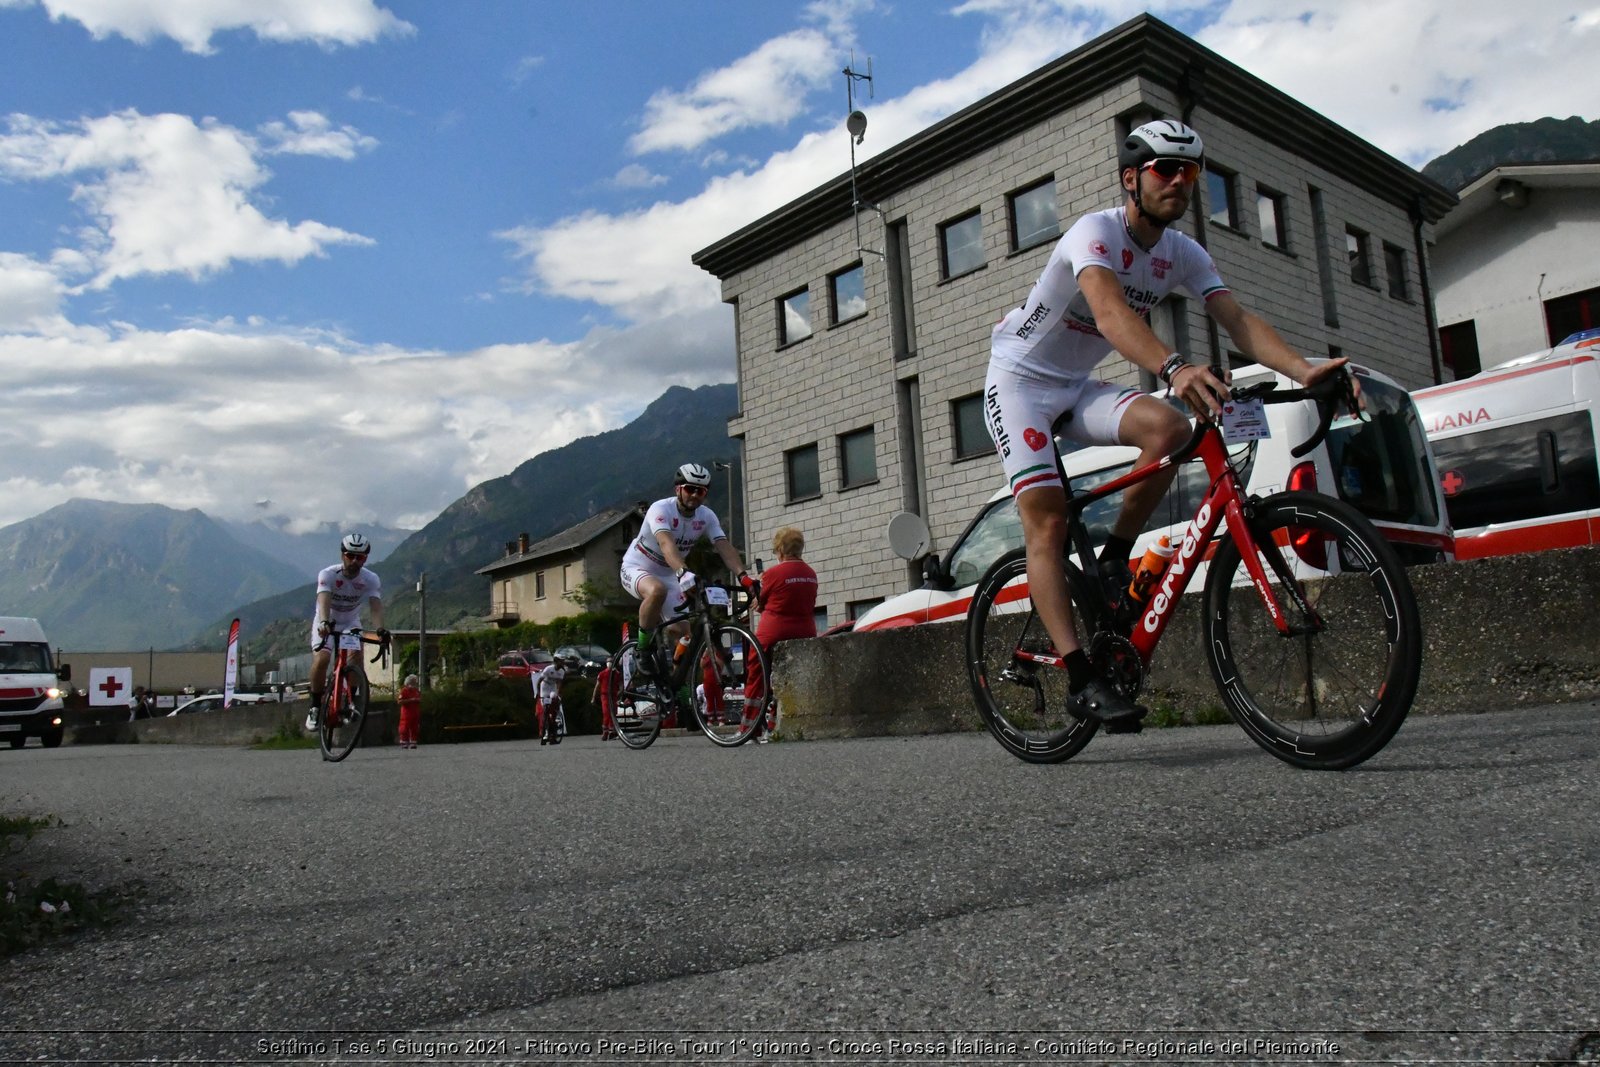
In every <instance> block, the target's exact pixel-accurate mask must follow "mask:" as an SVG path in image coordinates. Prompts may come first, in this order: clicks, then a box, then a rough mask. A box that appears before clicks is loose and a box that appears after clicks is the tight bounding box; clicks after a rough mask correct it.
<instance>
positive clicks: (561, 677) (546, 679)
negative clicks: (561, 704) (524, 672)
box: [533, 663, 567, 704]
mask: <svg viewBox="0 0 1600 1067" xmlns="http://www.w3.org/2000/svg"><path fill="white" fill-rule="evenodd" d="M566 677H567V669H566V668H565V667H561V666H557V665H556V664H554V663H552V664H550V666H548V667H546V668H545V669H544V670H542V671H540V672H539V673H538V674H536V675H534V676H533V695H534V697H535V698H536V699H538V700H542V701H544V702H545V703H547V704H548V703H549V702H550V701H552V700H558V699H560V697H561V683H562V682H563V681H565V680H566Z"/></svg>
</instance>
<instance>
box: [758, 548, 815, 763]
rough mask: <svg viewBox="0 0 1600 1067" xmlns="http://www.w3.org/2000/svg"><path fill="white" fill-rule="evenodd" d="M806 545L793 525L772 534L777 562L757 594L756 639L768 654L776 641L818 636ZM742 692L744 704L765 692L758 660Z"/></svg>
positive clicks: (765, 725) (761, 736) (767, 725)
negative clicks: (805, 552) (758, 619)
mask: <svg viewBox="0 0 1600 1067" xmlns="http://www.w3.org/2000/svg"><path fill="white" fill-rule="evenodd" d="M805 547H806V539H805V535H803V534H802V533H801V532H800V531H799V530H797V529H795V528H794V527H793V526H785V527H783V528H782V529H780V530H779V531H778V532H777V533H775V534H773V535H772V551H773V554H774V555H776V556H777V557H778V562H777V563H775V564H773V566H772V567H771V568H769V569H768V570H767V572H766V573H765V574H763V575H762V576H761V591H760V594H759V595H758V597H757V598H756V603H757V605H758V606H759V607H760V608H761V621H760V622H758V623H757V624H756V640H757V641H760V642H761V648H762V649H763V650H764V651H765V652H766V653H767V654H768V656H769V657H770V656H771V654H772V648H773V646H774V645H776V644H777V643H778V642H779V641H793V640H795V639H796V638H801V637H815V636H817V615H816V611H817V572H816V571H814V570H812V569H811V564H809V563H807V562H806V561H805V560H803V559H801V558H800V553H802V552H804V551H805ZM744 694H745V706H746V707H752V706H754V707H759V706H760V701H761V700H762V699H763V698H764V697H765V695H766V679H765V678H763V677H762V676H761V664H760V662H759V661H758V660H751V663H750V671H749V675H748V676H747V678H746V680H745V689H744ZM771 725H772V724H771V722H770V720H769V721H768V722H766V723H763V724H762V727H763V728H762V730H761V732H760V734H759V735H758V737H757V740H759V741H765V740H766V739H767V729H768V728H770V726H771Z"/></svg>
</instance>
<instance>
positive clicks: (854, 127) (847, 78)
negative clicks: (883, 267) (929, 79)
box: [842, 49, 884, 259]
mask: <svg viewBox="0 0 1600 1067" xmlns="http://www.w3.org/2000/svg"><path fill="white" fill-rule="evenodd" d="M855 65H856V53H855V50H854V49H851V51H850V65H849V66H848V67H845V68H844V70H843V72H842V73H843V74H844V92H845V106H846V107H848V108H849V109H850V114H849V116H848V117H846V118H845V120H844V128H845V129H846V130H847V131H848V132H849V134H850V213H851V215H852V216H854V218H855V224H856V251H857V252H865V253H868V254H870V255H874V256H877V257H878V258H879V259H882V258H884V255H883V253H882V252H880V251H878V250H877V249H876V248H867V247H866V246H865V245H863V244H862V243H861V209H862V208H866V209H868V210H869V211H875V212H877V213H878V218H879V219H882V218H883V209H882V208H880V207H879V206H878V205H877V204H870V203H868V202H867V201H865V200H862V199H861V194H860V193H859V192H858V191H857V190H856V145H858V144H860V143H861V142H862V141H864V140H866V137H867V116H866V113H865V112H863V111H860V110H858V109H857V108H856V82H866V83H867V98H868V99H872V98H873V96H874V93H873V85H872V57H871V56H868V57H867V72H866V73H865V74H862V73H861V72H860V71H858V70H856V69H855Z"/></svg>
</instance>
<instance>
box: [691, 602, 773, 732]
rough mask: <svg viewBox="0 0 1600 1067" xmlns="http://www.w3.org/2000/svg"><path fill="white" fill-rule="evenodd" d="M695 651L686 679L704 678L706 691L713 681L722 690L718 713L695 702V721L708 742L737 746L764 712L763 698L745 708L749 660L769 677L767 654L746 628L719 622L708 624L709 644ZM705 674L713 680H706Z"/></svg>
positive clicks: (700, 680)
mask: <svg viewBox="0 0 1600 1067" xmlns="http://www.w3.org/2000/svg"><path fill="white" fill-rule="evenodd" d="M697 655H698V659H697V660H696V662H695V667H694V670H693V673H692V675H691V677H690V681H695V682H704V684H705V686H706V689H707V690H708V691H709V690H710V688H711V686H712V685H713V684H715V685H716V686H717V688H718V689H720V690H721V692H722V707H721V709H720V714H719V715H718V716H715V717H713V716H710V715H708V714H707V713H708V711H709V710H710V709H709V708H704V709H702V708H701V707H700V705H699V703H698V702H695V706H694V717H695V721H696V722H698V723H699V724H700V730H701V732H702V733H704V734H705V735H706V736H707V737H709V738H710V739H711V743H712V744H714V745H718V746H720V747H722V748H737V747H738V746H739V745H742V744H744V743H745V742H746V741H748V740H750V739H751V738H752V737H754V736H755V735H756V731H757V730H758V729H760V727H761V720H762V717H763V716H764V715H765V714H766V701H765V700H763V701H761V702H760V704H759V705H758V706H757V707H756V708H754V709H749V710H748V712H747V709H746V707H745V682H746V681H747V680H748V679H749V676H750V664H751V662H752V660H754V662H756V663H758V664H759V665H760V667H761V677H762V678H770V677H771V675H769V674H768V673H767V654H766V652H765V651H764V650H763V649H762V647H761V643H760V642H759V641H757V640H756V639H755V636H754V635H753V634H751V633H750V631H749V630H746V629H745V628H744V627H742V626H734V625H732V624H731V623H719V624H717V625H716V626H713V627H712V628H711V645H710V646H709V647H701V648H699V649H698V650H697ZM708 675H709V676H711V677H712V678H714V679H715V681H714V682H706V681H705V679H706V677H707V676H708Z"/></svg>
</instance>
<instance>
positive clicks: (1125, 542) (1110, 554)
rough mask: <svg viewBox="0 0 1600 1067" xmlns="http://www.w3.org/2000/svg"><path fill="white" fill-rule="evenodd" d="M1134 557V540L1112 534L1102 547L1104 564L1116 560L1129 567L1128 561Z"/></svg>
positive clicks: (1101, 559) (1101, 560)
mask: <svg viewBox="0 0 1600 1067" xmlns="http://www.w3.org/2000/svg"><path fill="white" fill-rule="evenodd" d="M1132 555H1133V539H1132V538H1128V537H1118V536H1116V535H1115V534H1112V535H1111V536H1110V537H1108V538H1106V543H1105V544H1103V545H1101V546H1100V562H1102V563H1104V562H1105V561H1106V560H1108V559H1114V560H1119V561H1121V563H1122V564H1123V566H1127V563H1128V559H1129V557H1130V556H1132Z"/></svg>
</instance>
